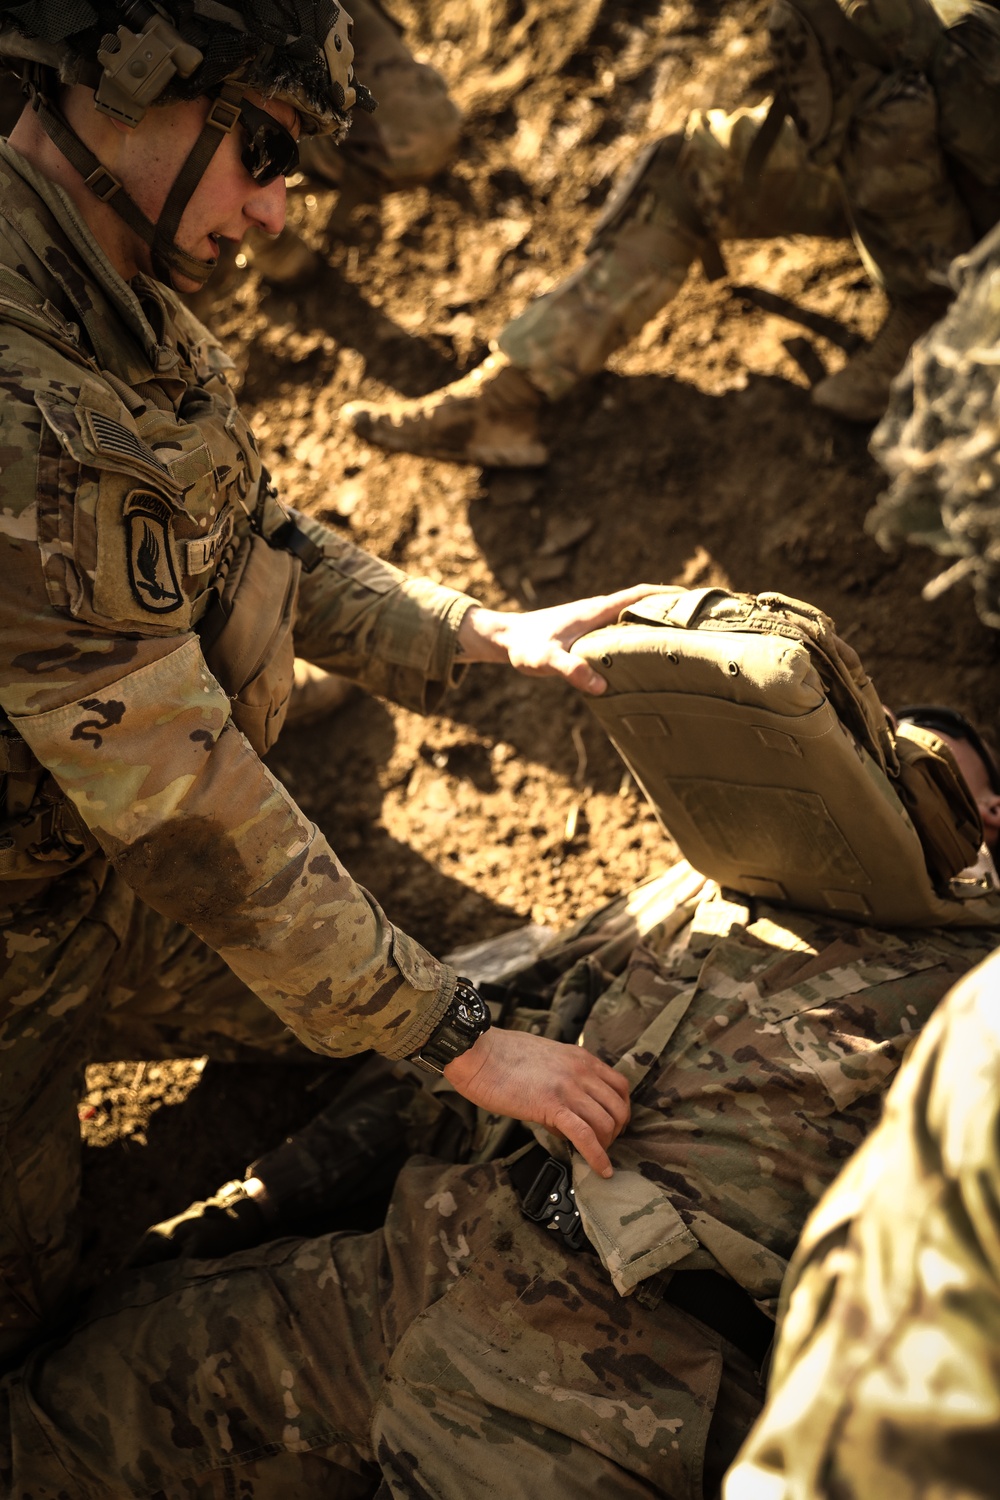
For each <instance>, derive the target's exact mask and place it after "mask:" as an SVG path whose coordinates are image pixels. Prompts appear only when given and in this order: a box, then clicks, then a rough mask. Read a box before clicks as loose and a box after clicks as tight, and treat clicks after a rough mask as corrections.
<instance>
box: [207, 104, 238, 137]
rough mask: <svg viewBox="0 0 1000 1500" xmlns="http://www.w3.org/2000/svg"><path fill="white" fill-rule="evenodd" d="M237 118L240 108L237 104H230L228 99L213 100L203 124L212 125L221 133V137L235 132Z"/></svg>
mask: <svg viewBox="0 0 1000 1500" xmlns="http://www.w3.org/2000/svg"><path fill="white" fill-rule="evenodd" d="M239 118H240V106H239V105H238V104H230V103H229V100H228V99H214V100H213V101H212V108H211V109H210V110H209V112H208V119H207V120H206V121H205V124H206V125H214V126H215V128H216V130H221V131H222V133H223V135H229V134H230V133H231V132H232V131H233V130H235V128H236V123H237V121H238V120H239Z"/></svg>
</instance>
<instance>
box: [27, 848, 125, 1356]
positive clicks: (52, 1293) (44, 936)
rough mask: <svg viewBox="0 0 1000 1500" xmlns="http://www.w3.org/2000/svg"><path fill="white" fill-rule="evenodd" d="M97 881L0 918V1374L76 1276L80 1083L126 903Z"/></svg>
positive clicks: (93, 871) (81, 882)
mask: <svg viewBox="0 0 1000 1500" xmlns="http://www.w3.org/2000/svg"><path fill="white" fill-rule="evenodd" d="M106 877H107V866H106V865H104V863H103V861H102V860H100V859H97V860H93V861H91V862H90V863H89V864H88V865H85V866H83V867H82V868H81V869H79V870H77V871H75V872H73V873H71V874H68V875H64V876H62V877H61V878H60V879H58V880H56V881H54V882H53V883H52V884H51V885H50V886H49V887H48V888H47V889H45V890H43V891H42V892H41V893H39V894H36V895H35V896H34V897H33V898H32V899H30V900H21V901H19V902H16V903H12V904H8V905H6V907H5V909H3V910H2V911H0V1367H3V1366H4V1365H6V1364H7V1363H9V1362H10V1361H11V1360H12V1359H14V1358H15V1357H17V1356H18V1355H20V1354H21V1353H22V1352H23V1351H24V1350H25V1349H27V1348H28V1347H30V1345H31V1343H32V1342H33V1341H34V1340H35V1339H37V1338H38V1337H39V1335H40V1332H41V1330H42V1329H43V1328H44V1327H45V1326H46V1324H48V1323H50V1322H52V1321H53V1320H57V1319H58V1318H59V1317H60V1316H61V1315H63V1314H64V1312H65V1311H66V1304H67V1301H68V1300H69V1298H70V1296H71V1289H72V1284H73V1279H74V1276H75V1273H76V1267H77V1261H78V1255H79V1242H78V1233H77V1226H76V1215H77V1207H78V1203H79V1195H80V1124H79V1118H78V1115H77V1105H78V1101H79V1097H80V1083H81V1079H82V1074H83V1067H84V1064H85V1062H86V1061H87V1059H88V1057H89V1055H90V1044H91V1041H92V1039H93V1034H94V1029H95V1026H96V1024H97V1022H98V1020H99V1014H100V1010H101V1009H102V1007H103V1005H104V1003H105V997H106V990H107V985H108V982H109V975H110V972H111V970H112V967H113V965H114V963H115V961H116V957H117V954H118V949H119V942H120V940H121V938H122V936H123V935H124V932H125V930H126V928H127V924H128V917H129V907H130V900H129V897H128V895H127V894H126V895H125V896H124V898H123V897H122V896H121V893H120V892H119V890H118V887H117V886H116V885H115V882H114V881H113V880H110V881H109V880H108V879H107V878H106ZM2 899H3V898H2V896H0V901H2ZM8 900H9V898H8Z"/></svg>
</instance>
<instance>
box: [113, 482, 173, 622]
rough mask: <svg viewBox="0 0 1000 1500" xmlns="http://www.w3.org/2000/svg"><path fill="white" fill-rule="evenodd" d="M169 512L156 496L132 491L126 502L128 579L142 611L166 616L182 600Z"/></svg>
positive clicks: (144, 491) (143, 491)
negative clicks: (172, 544)
mask: <svg viewBox="0 0 1000 1500" xmlns="http://www.w3.org/2000/svg"><path fill="white" fill-rule="evenodd" d="M172 514H173V513H172V511H171V509H170V507H169V505H167V504H166V503H165V502H164V501H163V500H162V499H161V498H160V496H159V495H154V494H151V493H150V492H149V491H147V490H133V491H132V492H131V494H129V495H128V496H126V499H125V531H126V550H127V556H128V578H129V583H130V584H131V586H132V593H133V596H134V597H135V599H136V601H137V603H138V604H139V606H140V608H141V609H145V610H148V611H149V613H150V614H156V615H167V614H172V613H173V611H174V610H177V609H180V607H181V605H182V604H183V602H184V600H183V597H182V595H181V591H180V586H179V584H178V582H177V573H176V571H175V567H174V559H173V553H172V551H171V545H170V522H171V518H172Z"/></svg>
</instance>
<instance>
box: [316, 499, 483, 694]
mask: <svg viewBox="0 0 1000 1500" xmlns="http://www.w3.org/2000/svg"><path fill="white" fill-rule="evenodd" d="M296 520H297V521H298V523H299V525H300V526H302V527H303V529H304V530H306V531H307V532H308V533H309V535H310V537H312V539H313V540H314V541H315V542H317V543H318V544H319V546H320V547H322V549H323V561H322V562H321V563H320V564H319V566H318V567H317V568H315V569H314V570H313V572H311V573H303V575H302V582H301V585H300V589H299V600H298V609H297V612H296V623H295V650H296V654H297V655H299V656H304V657H305V658H306V659H307V660H308V661H312V662H315V663H316V664H317V665H318V666H321V667H327V668H329V670H331V671H334V672H339V673H340V674H341V675H342V676H345V677H350V678H353V679H355V680H356V681H358V682H360V683H361V685H362V687H364V688H366V689H367V690H368V691H369V692H371V693H376V694H378V695H379V696H380V697H383V698H391V699H392V700H393V702H395V703H401V704H402V705H403V706H404V707H406V708H414V709H417V710H418V711H420V712H426V711H428V710H430V709H433V708H436V707H437V705H438V703H440V701H441V699H442V697H443V696H444V694H445V692H446V691H447V690H448V688H449V687H452V686H454V684H455V683H456V682H457V681H458V678H459V676H460V674H461V672H462V671H463V670H464V669H462V668H456V666H455V654H456V651H457V646H458V630H459V626H460V625H461V623H462V620H463V618H464V616H465V613H466V611H467V610H468V609H469V608H470V606H471V605H472V604H474V603H475V600H473V599H470V598H469V596H468V595H467V594H460V593H457V592H456V591H455V590H454V589H450V588H445V587H444V586H442V585H441V584H437V583H432V582H431V580H430V579H428V578H409V577H407V575H406V574H405V573H403V572H401V571H400V570H399V568H394V567H393V566H392V564H391V563H386V562H382V561H381V560H380V559H378V558H376V557H372V556H370V555H369V554H368V553H367V552H363V551H362V550H361V548H360V547H356V546H355V545H354V543H353V542H350V541H348V540H347V539H346V538H344V537H341V536H338V535H337V533H336V532H335V531H333V530H331V528H330V527H328V526H324V525H323V524H322V523H321V522H319V521H316V520H314V519H311V518H307V517H305V516H301V515H296Z"/></svg>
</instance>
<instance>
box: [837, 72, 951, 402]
mask: <svg viewBox="0 0 1000 1500" xmlns="http://www.w3.org/2000/svg"><path fill="white" fill-rule="evenodd" d="M839 166H840V172H841V176H842V179H843V184H844V194H845V198H846V200H847V202H848V204H849V205H850V212H851V217H852V221H853V227H854V234H855V241H856V243H857V245H858V249H859V251H860V253H861V256H862V259H863V260H864V262H865V265H866V268H867V269H868V272H869V274H870V275H871V276H872V279H873V280H874V281H876V282H878V283H880V284H881V285H882V286H884V288H885V290H886V292H887V294H888V296H889V299H890V302H891V304H892V309H891V312H890V314H889V317H888V318H887V320H886V322H885V324H884V325H883V327H882V329H881V331H880V333H879V335H878V338H877V339H876V341H875V343H874V344H873V345H872V347H871V349H869V350H866V351H864V352H863V353H862V354H860V355H858V356H856V357H855V358H854V359H853V360H851V361H850V363H849V364H848V365H847V366H845V368H844V369H843V370H841V371H838V372H837V373H836V374H835V375H833V376H830V377H828V379H826V380H824V381H822V382H821V383H820V384H819V385H818V386H817V387H816V389H815V390H814V392H813V399H814V400H815V401H816V403H817V404H818V405H820V406H823V407H826V408H827V409H828V410H830V411H835V412H837V413H838V415H840V416H845V417H848V418H851V419H853V420H856V421H863V422H872V421H876V420H877V419H878V418H879V417H880V416H881V415H882V413H883V412H884V411H885V408H886V405H887V404H888V400H889V387H890V385H891V383H892V380H893V379H894V378H895V376H896V375H897V374H898V373H899V371H900V370H901V369H902V367H903V364H904V362H905V360H906V357H907V355H908V353H909V351H910V348H911V346H912V344H913V342H914V340H915V339H917V338H919V337H920V335H921V334H923V333H925V332H926V331H927V329H928V328H929V327H930V326H931V324H932V323H935V322H936V321H937V320H938V318H940V317H941V316H942V315H943V314H944V312H945V310H946V308H947V306H948V303H949V301H950V300H951V299H950V293H949V292H948V290H947V287H946V283H945V275H946V272H947V268H948V266H949V264H950V263H951V261H952V260H953V259H954V257H955V256H956V255H960V254H962V253H964V252H965V251H966V250H968V249H970V248H971V246H972V244H973V242H974V239H975V231H974V229H973V226H972V221H971V218H970V216H969V213H968V211H967V209H966V207H965V205H964V203H963V202H962V200H961V198H960V197H959V195H958V193H957V191H956V189H955V187H954V185H953V183H952V181H951V177H950V175H949V172H948V168H947V165H946V162H945V158H944V154H943V152H942V150H941V146H940V142H939V139H938V111H937V102H936V99H935V96H934V91H933V89H932V87H931V85H930V84H929V83H928V82H927V80H926V79H925V78H923V77H921V76H919V75H913V76H908V77H905V78H900V77H892V78H890V79H888V80H887V81H886V82H885V83H884V84H883V85H882V86H881V87H879V88H878V89H876V90H875V91H874V93H873V94H872V95H871V96H870V97H869V98H868V99H867V100H866V101H865V103H864V105H863V106H860V107H859V108H858V109H857V110H856V112H855V115H854V117H853V119H852V122H851V127H850V131H849V133H848V136H847V139H846V141H845V144H844V148H843V150H842V152H841V156H840V161H839Z"/></svg>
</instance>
